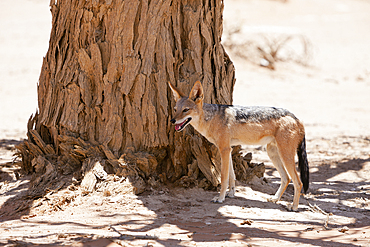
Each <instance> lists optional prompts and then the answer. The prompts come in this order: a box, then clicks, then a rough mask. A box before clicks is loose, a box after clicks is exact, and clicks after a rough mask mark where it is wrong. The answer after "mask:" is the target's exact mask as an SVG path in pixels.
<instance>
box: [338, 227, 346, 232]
mask: <svg viewBox="0 0 370 247" xmlns="http://www.w3.org/2000/svg"><path fill="white" fill-rule="evenodd" d="M338 231H339V232H342V233H345V232H347V231H349V228H348V227H347V226H344V227H342V228H339V229H338Z"/></svg>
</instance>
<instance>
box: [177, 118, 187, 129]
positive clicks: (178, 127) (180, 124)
mask: <svg viewBox="0 0 370 247" xmlns="http://www.w3.org/2000/svg"><path fill="white" fill-rule="evenodd" d="M185 122H186V120H185V121H184V122H182V123H179V124H176V125H175V130H179V129H181V127H182V125H183V124H184V123H185Z"/></svg>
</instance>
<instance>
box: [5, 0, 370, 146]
mask: <svg viewBox="0 0 370 247" xmlns="http://www.w3.org/2000/svg"><path fill="white" fill-rule="evenodd" d="M224 4H225V8H224V36H223V44H224V46H225V49H226V50H227V52H228V53H229V55H230V57H231V59H232V61H233V62H234V65H235V67H236V77H237V81H236V85H235V90H234V103H235V104H239V105H267V106H277V107H284V108H287V109H289V110H291V111H292V112H294V113H295V115H296V116H297V117H298V118H300V119H301V120H302V121H303V122H304V123H305V125H306V131H307V138H308V139H310V138H316V137H327V138H330V137H333V136H342V135H346V136H370V127H369V124H368V123H369V122H370V29H369V27H370V14H369V13H370V1H367V0H325V1H320V0H310V1H305V0H286V1H278V0H225V1H224ZM50 30H51V14H50V10H49V1H47V0H14V1H1V2H0V106H1V110H0V139H22V138H25V133H26V125H27V121H28V118H29V117H30V115H31V114H33V113H35V112H36V109H37V82H38V77H39V74H40V71H41V65H42V59H43V57H44V56H45V54H46V52H47V49H48V41H49V34H50Z"/></svg>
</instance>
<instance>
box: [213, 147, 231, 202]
mask: <svg viewBox="0 0 370 247" xmlns="http://www.w3.org/2000/svg"><path fill="white" fill-rule="evenodd" d="M220 154H221V191H220V195H219V196H216V197H215V198H213V199H212V202H216V203H222V202H223V201H224V200H225V196H226V190H227V186H228V183H229V169H230V162H231V161H230V157H231V147H229V148H224V149H222V150H221V149H220ZM234 187H235V185H234Z"/></svg>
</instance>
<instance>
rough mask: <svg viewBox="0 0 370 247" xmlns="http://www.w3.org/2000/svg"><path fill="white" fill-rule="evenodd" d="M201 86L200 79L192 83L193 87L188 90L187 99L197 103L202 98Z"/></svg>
mask: <svg viewBox="0 0 370 247" xmlns="http://www.w3.org/2000/svg"><path fill="white" fill-rule="evenodd" d="M203 98H204V95H203V87H202V84H201V83H200V81H196V82H195V83H194V86H193V88H192V89H191V91H190V94H189V99H191V100H193V101H194V102H195V103H198V102H199V101H200V100H203Z"/></svg>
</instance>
